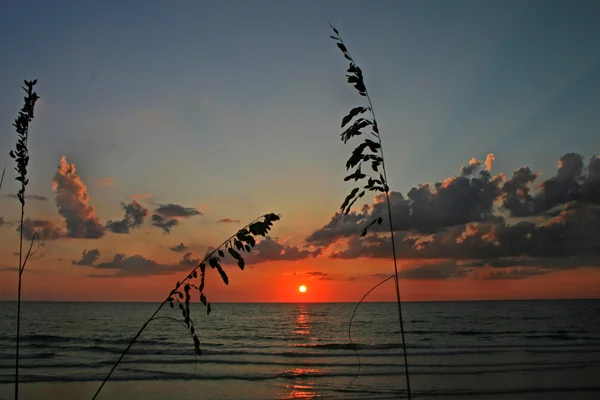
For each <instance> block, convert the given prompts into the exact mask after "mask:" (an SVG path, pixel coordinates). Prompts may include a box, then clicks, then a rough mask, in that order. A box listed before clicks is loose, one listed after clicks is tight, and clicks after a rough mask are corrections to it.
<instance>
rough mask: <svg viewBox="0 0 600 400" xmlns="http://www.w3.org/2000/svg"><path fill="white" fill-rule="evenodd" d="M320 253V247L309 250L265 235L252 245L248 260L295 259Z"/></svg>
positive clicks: (255, 261)
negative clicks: (282, 242)
mask: <svg viewBox="0 0 600 400" xmlns="http://www.w3.org/2000/svg"><path fill="white" fill-rule="evenodd" d="M319 254H321V249H317V250H315V251H310V250H308V249H302V248H300V247H297V246H290V245H287V244H281V243H279V242H278V241H277V240H276V239H273V238H271V237H270V236H267V237H265V238H264V239H263V240H261V241H260V242H259V243H257V244H256V246H254V249H253V250H252V253H251V254H250V257H248V259H249V260H251V261H252V262H254V263H260V262H265V261H284V260H285V261H297V260H303V259H306V258H309V257H316V256H318V255H319Z"/></svg>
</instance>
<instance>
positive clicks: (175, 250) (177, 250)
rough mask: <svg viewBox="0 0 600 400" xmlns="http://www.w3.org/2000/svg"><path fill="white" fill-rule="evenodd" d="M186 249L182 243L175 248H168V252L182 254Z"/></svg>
mask: <svg viewBox="0 0 600 400" xmlns="http://www.w3.org/2000/svg"><path fill="white" fill-rule="evenodd" d="M187 249H188V248H187V246H186V245H185V244H183V242H181V243H179V244H178V245H177V246H173V247H169V250H171V251H174V252H176V253H182V252H184V251H186V250H187Z"/></svg>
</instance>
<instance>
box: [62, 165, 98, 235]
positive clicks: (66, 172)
mask: <svg viewBox="0 0 600 400" xmlns="http://www.w3.org/2000/svg"><path fill="white" fill-rule="evenodd" d="M52 185H53V189H54V192H55V193H56V205H57V206H58V213H59V214H60V215H61V216H62V217H63V218H64V219H65V225H66V228H67V235H66V236H68V237H72V238H86V239H97V238H100V237H102V236H104V227H103V226H102V224H100V220H99V219H98V217H96V215H95V213H96V211H95V209H94V207H93V206H89V205H88V200H89V195H88V193H87V188H86V186H85V185H84V184H83V182H82V181H81V179H80V178H79V176H77V175H76V174H75V164H69V163H68V162H67V160H66V159H65V157H64V156H62V157H61V159H60V163H59V165H58V170H57V172H56V174H55V175H54V179H53V181H52Z"/></svg>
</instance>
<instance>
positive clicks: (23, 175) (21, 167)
mask: <svg viewBox="0 0 600 400" xmlns="http://www.w3.org/2000/svg"><path fill="white" fill-rule="evenodd" d="M36 83H37V79H36V80H33V81H25V86H26V87H24V88H23V90H24V91H25V92H26V93H27V95H26V96H25V104H24V105H23V108H21V111H19V115H18V117H17V118H16V119H15V122H14V123H13V126H14V127H15V128H16V130H17V134H18V135H19V138H18V139H17V145H16V151H13V150H11V151H10V153H9V154H10V156H11V157H12V158H14V159H15V162H16V164H17V166H16V167H15V170H16V171H17V177H16V178H15V179H16V180H17V181H19V182H21V187H20V188H19V191H18V192H17V198H18V199H19V202H20V203H21V222H20V229H19V232H20V234H19V284H18V288H17V344H16V354H15V400H17V399H18V398H19V345H20V340H19V339H20V335H21V331H20V329H21V281H22V279H21V278H22V276H23V271H24V270H25V265H26V264H27V260H28V259H29V256H30V254H31V249H32V246H33V242H34V240H35V239H36V237H37V233H36V234H35V235H34V236H33V238H32V240H31V244H30V246H29V251H28V252H27V254H26V256H25V260H23V220H24V218H25V187H26V186H27V184H28V183H29V179H27V166H28V164H29V150H28V149H27V141H28V138H29V123H30V122H31V121H32V120H33V110H34V107H35V102H36V101H37V99H38V98H39V97H38V95H37V93H35V92H34V91H33V86H34V85H35V84H36ZM2 178H4V172H3V173H2Z"/></svg>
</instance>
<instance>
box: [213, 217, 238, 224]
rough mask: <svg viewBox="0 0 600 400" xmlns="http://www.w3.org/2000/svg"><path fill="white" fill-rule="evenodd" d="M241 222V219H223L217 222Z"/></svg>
mask: <svg viewBox="0 0 600 400" xmlns="http://www.w3.org/2000/svg"><path fill="white" fill-rule="evenodd" d="M239 222H240V220H239V219H231V218H223V219H220V220H218V221H217V223H219V224H238V223H239Z"/></svg>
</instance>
